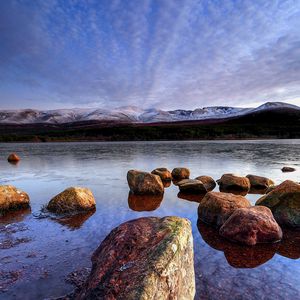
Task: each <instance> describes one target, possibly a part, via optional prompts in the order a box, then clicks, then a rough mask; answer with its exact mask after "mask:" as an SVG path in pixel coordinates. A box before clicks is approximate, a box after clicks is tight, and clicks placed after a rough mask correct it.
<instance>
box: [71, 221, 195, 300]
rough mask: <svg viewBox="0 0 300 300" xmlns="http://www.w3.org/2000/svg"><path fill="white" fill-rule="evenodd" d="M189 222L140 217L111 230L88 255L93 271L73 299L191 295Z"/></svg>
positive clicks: (120, 299) (186, 299) (186, 297)
mask: <svg viewBox="0 0 300 300" xmlns="http://www.w3.org/2000/svg"><path fill="white" fill-rule="evenodd" d="M194 296H195V274H194V261H193V237H192V231H191V226H190V222H189V221H188V220H186V219H183V218H179V217H165V218H162V219H160V218H154V217H149V218H140V219H136V220H132V221H129V222H126V223H124V224H122V225H120V226H119V227H117V228H115V229H114V230H112V231H111V233H110V234H109V235H108V236H107V237H106V238H105V239H104V241H103V242H102V243H101V245H100V246H99V248H98V249H97V250H96V251H95V252H94V254H93V256H92V271H91V273H90V275H89V277H88V279H87V281H86V283H85V284H84V285H83V288H82V290H81V291H80V292H79V293H78V295H77V297H75V299H115V300H123V299H126V300H139V299H140V300H142V299H145V300H146V299H178V300H179V299H183V300H189V299H191V300H192V299H194Z"/></svg>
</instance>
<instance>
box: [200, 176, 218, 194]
mask: <svg viewBox="0 0 300 300" xmlns="http://www.w3.org/2000/svg"><path fill="white" fill-rule="evenodd" d="M195 179H196V180H200V181H201V182H202V183H203V185H204V186H205V188H206V190H207V191H208V192H210V191H212V190H213V189H214V188H215V187H216V185H217V184H216V182H215V181H214V179H213V178H212V177H210V176H206V175H202V176H198V177H196V178H195Z"/></svg>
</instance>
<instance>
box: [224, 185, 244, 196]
mask: <svg viewBox="0 0 300 300" xmlns="http://www.w3.org/2000/svg"><path fill="white" fill-rule="evenodd" d="M219 190H220V192H222V193H231V194H234V195H240V196H246V195H247V194H248V191H245V190H241V189H238V188H224V187H221V186H220V187H219Z"/></svg>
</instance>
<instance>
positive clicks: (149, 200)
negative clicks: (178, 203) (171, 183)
mask: <svg viewBox="0 0 300 300" xmlns="http://www.w3.org/2000/svg"><path fill="white" fill-rule="evenodd" d="M162 200H163V195H135V194H132V193H129V195H128V206H129V208H131V209H132V210H134V211H153V210H156V209H157V208H159V206H160V204H161V202H162Z"/></svg>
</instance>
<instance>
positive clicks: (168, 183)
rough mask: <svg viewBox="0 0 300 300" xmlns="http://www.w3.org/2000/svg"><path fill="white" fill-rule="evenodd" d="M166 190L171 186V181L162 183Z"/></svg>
mask: <svg viewBox="0 0 300 300" xmlns="http://www.w3.org/2000/svg"><path fill="white" fill-rule="evenodd" d="M162 183H163V185H164V188H168V187H170V186H171V183H172V181H171V180H163V181H162Z"/></svg>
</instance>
